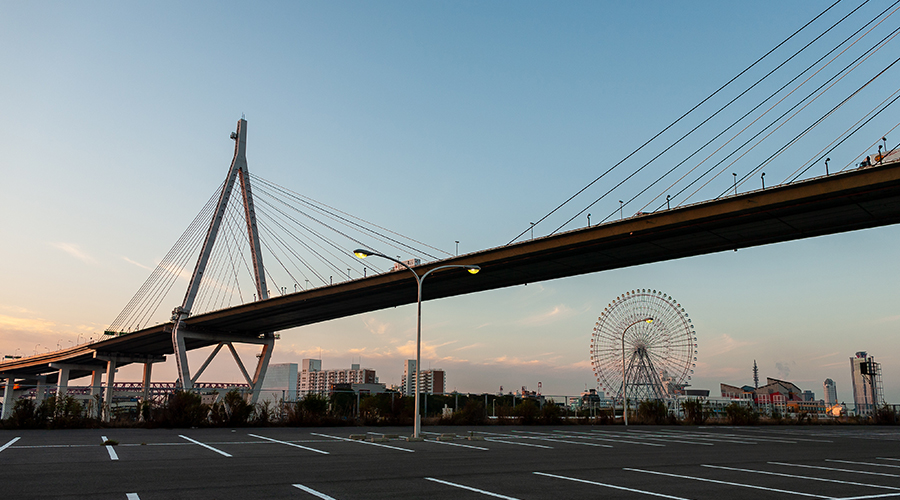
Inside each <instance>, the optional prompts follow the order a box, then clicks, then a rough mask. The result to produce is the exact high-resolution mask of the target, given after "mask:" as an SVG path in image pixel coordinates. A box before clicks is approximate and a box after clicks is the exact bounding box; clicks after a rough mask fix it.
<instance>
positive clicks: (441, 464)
mask: <svg viewBox="0 0 900 500" xmlns="http://www.w3.org/2000/svg"><path fill="white" fill-rule="evenodd" d="M425 431H426V432H427V434H426V440H425V441H424V442H407V441H405V440H402V439H399V438H396V437H393V435H408V434H409V429H406V428H403V429H391V428H328V427H324V428H279V427H273V428H238V429H152V430H147V429H98V430H72V431H0V480H2V495H0V497H2V498H10V499H20V498H41V499H47V498H73V499H74V498H79V499H84V498H90V499H118V500H133V499H141V500H153V499H173V498H191V499H232V498H233V499H242V500H247V499H262V498H266V499H268V498H291V499H305V498H309V499H314V498H322V499H329V498H333V499H336V500H344V499H347V500H349V499H369V498H435V499H444V498H446V499H451V498H452V499H463V500H465V499H476V498H507V499H523V500H524V499H537V498H566V499H578V498H623V499H642V498H671V499H697V500H700V499H721V498H728V499H730V500H737V499H743V498H747V499H750V498H753V499H758V498H799V497H805V498H838V499H845V500H849V499H868V498H900V429H895V428H890V427H871V426H870V427H862V426H822V427H816V426H781V427H775V426H772V427H679V426H671V427H669V426H632V427H629V428H628V429H626V428H624V427H622V426H595V427H591V426H563V427H552V428H551V427H540V426H534V427H530V426H528V427H504V426H485V427H472V428H463V427H447V428H433V427H426V428H425ZM450 433H453V434H456V435H458V436H460V437H458V438H456V439H452V440H440V439H438V438H441V439H450V436H449V435H448V434H450ZM442 435H444V436H443V437H442ZM363 436H365V437H366V438H367V439H366V440H360V439H359V438H360V437H363ZM385 436H386V437H385ZM469 436H475V437H476V439H472V440H470V439H465V437H469ZM351 437H352V438H353V439H351ZM107 440H109V441H108V442H110V443H112V442H113V441H115V442H116V444H115V445H112V444H110V445H103V443H104V442H107Z"/></svg>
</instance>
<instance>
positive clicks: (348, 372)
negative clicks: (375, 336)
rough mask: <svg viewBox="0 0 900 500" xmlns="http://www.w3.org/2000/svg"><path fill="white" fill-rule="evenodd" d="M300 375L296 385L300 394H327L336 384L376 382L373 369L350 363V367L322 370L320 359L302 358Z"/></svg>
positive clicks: (376, 378)
mask: <svg viewBox="0 0 900 500" xmlns="http://www.w3.org/2000/svg"><path fill="white" fill-rule="evenodd" d="M300 367H301V370H300V376H299V377H298V379H297V387H298V389H299V391H300V395H302V396H305V395H307V394H310V393H313V394H327V393H329V392H331V391H332V388H333V386H335V385H338V384H377V383H378V377H376V376H375V370H372V369H370V368H360V367H359V364H356V363H354V364H352V365H350V369H341V370H323V369H322V360H320V359H304V360H303V361H302V362H301V363H300Z"/></svg>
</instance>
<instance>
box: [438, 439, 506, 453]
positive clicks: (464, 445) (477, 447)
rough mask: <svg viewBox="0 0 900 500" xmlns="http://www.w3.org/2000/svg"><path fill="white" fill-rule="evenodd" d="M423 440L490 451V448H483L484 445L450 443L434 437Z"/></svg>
mask: <svg viewBox="0 0 900 500" xmlns="http://www.w3.org/2000/svg"><path fill="white" fill-rule="evenodd" d="M425 442H426V443H437V444H446V445H449V446H461V447H463V448H472V449H473V450H484V451H491V449H490V448H484V447H482V446H472V445H470V444H459V443H450V442H448V441H437V440H435V439H426V440H425Z"/></svg>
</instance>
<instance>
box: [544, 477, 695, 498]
mask: <svg viewBox="0 0 900 500" xmlns="http://www.w3.org/2000/svg"><path fill="white" fill-rule="evenodd" d="M533 474H537V475H539V476H547V477H555V478H557V479H566V480H568V481H575V482H577V483H585V484H592V485H594V486H605V487H607V488H612V489H615V490H622V491H630V492H632V493H643V494H644V495H651V496H654V497H661V498H671V499H673V500H688V499H687V498H682V497H676V496H672V495H664V494H662V493H654V492H652V491H644V490H636V489H634V488H626V487H624V486H616V485H614V484H606V483H598V482H596V481H588V480H586V479H578V478H577V477H567V476H557V475H556V474H547V473H545V472H534V473H533Z"/></svg>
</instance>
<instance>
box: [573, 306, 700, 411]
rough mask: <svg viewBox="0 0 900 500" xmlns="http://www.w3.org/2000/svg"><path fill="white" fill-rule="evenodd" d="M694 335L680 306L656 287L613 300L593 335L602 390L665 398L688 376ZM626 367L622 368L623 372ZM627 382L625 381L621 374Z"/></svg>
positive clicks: (693, 358)
mask: <svg viewBox="0 0 900 500" xmlns="http://www.w3.org/2000/svg"><path fill="white" fill-rule="evenodd" d="M696 362H697V334H696V332H695V331H694V327H693V325H692V323H691V319H690V318H689V317H688V314H687V313H686V312H685V310H684V308H683V307H682V306H681V304H679V303H678V301H676V300H675V299H673V298H672V297H671V296H669V295H666V294H664V293H662V292H661V291H658V290H648V289H639V290H631V291H630V292H625V293H624V294H622V295H619V296H618V297H616V298H615V300H613V301H612V302H611V303H610V304H609V305H608V306H607V307H606V309H604V310H603V312H602V313H600V317H599V318H597V323H596V325H594V333H593V335H592V337H591V366H592V367H593V368H594V374H595V375H596V376H597V383H598V384H599V386H600V389H601V390H603V391H604V392H606V393H607V394H614V395H615V396H616V397H617V398H622V397H623V395H624V394H623V392H624V391H623V388H624V387H627V394H628V397H629V398H630V399H634V400H643V399H665V398H667V397H671V396H672V395H673V394H674V392H675V390H677V389H681V388H683V387H684V386H685V385H686V384H687V381H689V380H691V375H692V374H693V373H694V368H695V367H696ZM623 366H624V370H623ZM623 375H625V379H624V380H625V381H626V383H625V384H623V378H622V376H623Z"/></svg>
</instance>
